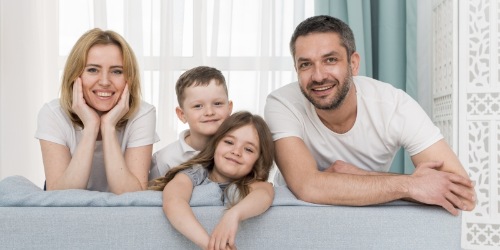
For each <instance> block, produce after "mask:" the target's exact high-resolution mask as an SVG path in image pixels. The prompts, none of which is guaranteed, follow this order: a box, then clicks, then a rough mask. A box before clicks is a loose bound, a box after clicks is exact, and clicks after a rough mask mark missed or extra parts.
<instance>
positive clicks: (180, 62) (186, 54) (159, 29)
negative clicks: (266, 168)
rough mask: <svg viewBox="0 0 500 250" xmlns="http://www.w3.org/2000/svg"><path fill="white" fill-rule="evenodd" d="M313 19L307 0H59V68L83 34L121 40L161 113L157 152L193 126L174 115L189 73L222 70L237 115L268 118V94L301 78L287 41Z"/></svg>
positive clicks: (146, 97)
mask: <svg viewBox="0 0 500 250" xmlns="http://www.w3.org/2000/svg"><path fill="white" fill-rule="evenodd" d="M312 15H314V1H305V0H295V1H289V0H274V1H272V0H252V1H246V0H234V1H230V0H227V1H218V0H207V1H193V0H169V1H166V0H165V1H161V0H105V1H98V0H94V1H92V0H72V1H65V0H60V1H59V56H60V60H59V62H60V63H59V69H60V71H61V72H62V69H63V67H64V62H65V60H66V57H67V55H68V53H69V51H70V50H71V48H72V46H73V45H74V43H75V42H76V40H77V39H78V38H79V37H80V36H81V35H82V34H83V33H84V32H85V31H87V30H89V29H91V28H94V27H99V28H102V29H111V30H114V31H116V32H118V33H120V34H121V35H123V36H124V37H125V39H126V40H127V41H128V42H129V43H130V45H131V46H132V48H133V49H134V51H135V53H136V56H137V58H138V61H139V65H140V68H141V70H142V72H141V78H142V91H143V98H144V100H145V101H147V102H149V103H151V104H153V105H155V106H156V107H157V131H158V133H159V135H160V137H161V139H162V141H161V142H160V143H158V144H159V145H155V150H157V149H159V148H161V147H163V146H165V145H166V144H168V143H170V142H172V141H174V140H175V139H177V135H178V133H179V132H181V131H182V130H184V129H186V128H187V125H185V124H182V123H181V122H180V121H178V119H177V117H176V115H175V111H174V109H175V107H176V106H177V100H176V97H175V89H174V86H175V81H176V80H177V78H178V77H179V76H180V74H182V73H183V72H184V71H185V70H187V69H190V68H193V67H196V66H199V65H207V66H212V67H216V68H218V69H219V70H221V71H222V72H223V74H224V76H225V77H226V81H227V83H228V88H229V98H230V99H231V100H233V102H234V109H233V111H238V110H249V111H251V112H254V113H258V114H261V115H262V114H263V110H264V105H265V98H266V96H267V94H268V93H269V92H271V91H272V90H274V89H277V88H279V87H281V86H283V85H285V84H287V83H289V82H292V81H294V80H296V76H295V72H294V69H293V61H292V59H291V56H290V52H289V48H288V42H289V40H290V37H291V35H292V32H293V30H294V28H295V26H296V25H297V24H298V23H299V22H300V21H302V20H304V19H305V18H307V17H309V16H312Z"/></svg>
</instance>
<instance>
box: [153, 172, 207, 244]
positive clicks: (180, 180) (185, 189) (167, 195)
mask: <svg viewBox="0 0 500 250" xmlns="http://www.w3.org/2000/svg"><path fill="white" fill-rule="evenodd" d="M192 194H193V183H192V182H191V179H189V177H188V176H187V175H185V174H183V173H178V174H177V175H176V176H175V177H174V178H173V179H172V180H171V181H170V182H169V183H168V184H167V185H166V186H165V189H163V211H164V212H165V215H166V216H167V218H168V220H169V221H170V224H171V225H172V226H173V227H174V228H175V229H176V230H177V231H179V232H180V233H181V234H182V235H184V236H186V238H188V239H189V240H190V241H192V242H193V243H195V244H196V245H197V246H199V247H200V248H202V249H206V248H207V246H208V242H209V240H210V236H209V235H208V233H207V231H206V230H205V229H204V228H203V226H202V225H201V224H200V222H198V220H197V219H196V217H195V216H194V213H193V210H192V209H191V207H190V206H189V200H190V199H191V195H192Z"/></svg>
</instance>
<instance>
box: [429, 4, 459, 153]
mask: <svg viewBox="0 0 500 250" xmlns="http://www.w3.org/2000/svg"><path fill="white" fill-rule="evenodd" d="M452 4H453V2H452V0H443V1H440V2H439V3H438V4H437V5H436V6H435V7H434V8H433V12H434V13H433V27H434V29H433V35H434V36H433V43H434V50H433V73H434V75H433V88H432V92H433V111H432V114H433V121H434V123H435V124H436V126H437V127H439V129H440V130H441V133H442V134H443V136H444V138H445V140H446V141H447V142H448V144H449V145H453V143H454V140H453V137H454V135H453V97H452V93H453V15H452V10H453V8H452Z"/></svg>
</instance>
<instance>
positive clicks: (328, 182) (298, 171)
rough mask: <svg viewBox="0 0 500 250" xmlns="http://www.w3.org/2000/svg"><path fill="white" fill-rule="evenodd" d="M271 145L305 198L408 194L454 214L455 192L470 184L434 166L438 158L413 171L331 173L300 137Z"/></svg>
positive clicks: (360, 199)
mask: <svg viewBox="0 0 500 250" xmlns="http://www.w3.org/2000/svg"><path fill="white" fill-rule="evenodd" d="M275 146H276V163H277V165H278V167H279V168H280V171H281V173H282V174H283V177H284V178H285V180H286V182H287V184H288V187H289V188H290V190H291V191H292V192H293V193H294V194H295V195H296V196H297V197H298V198H299V199H301V200H304V201H307V202H312V203H319V204H332V205H351V206H364V205H372V204H379V203H384V202H389V201H393V200H397V199H405V198H408V199H413V200H416V201H419V202H423V203H426V204H434V205H439V206H442V207H443V208H445V209H446V210H448V211H449V212H450V213H452V214H455V215H456V214H458V211H457V209H456V208H455V207H460V208H463V207H464V206H463V203H462V202H461V200H460V199H457V196H458V197H467V196H468V195H469V194H470V193H469V192H464V190H463V188H461V187H463V186H465V187H472V183H471V181H470V180H469V179H468V178H465V177H463V176H460V175H457V174H453V173H448V172H445V171H438V170H435V168H438V167H440V163H438V162H425V163H423V164H421V167H419V168H417V170H416V171H415V173H414V174H413V175H355V174H343V173H331V172H321V171H319V170H318V169H317V166H316V161H315V160H314V158H313V156H312V155H311V153H310V152H309V150H308V148H307V147H306V145H305V144H304V142H303V141H302V140H301V139H300V138H297V137H287V138H283V139H279V140H277V141H275ZM332 153H334V152H332ZM430 182H432V184H433V185H432V187H431V186H430V185H429V183H430ZM457 193H458V194H457Z"/></svg>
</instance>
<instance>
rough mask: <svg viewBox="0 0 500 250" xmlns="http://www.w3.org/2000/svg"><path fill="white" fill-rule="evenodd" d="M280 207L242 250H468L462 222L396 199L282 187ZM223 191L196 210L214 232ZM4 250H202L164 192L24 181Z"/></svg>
mask: <svg viewBox="0 0 500 250" xmlns="http://www.w3.org/2000/svg"><path fill="white" fill-rule="evenodd" d="M275 190H276V194H275V200H274V202H273V205H272V207H271V208H270V209H269V210H268V211H267V212H265V213H264V214H262V215H261V216H258V217H255V218H252V219H249V220H247V221H245V222H243V223H242V224H241V225H240V229H239V232H238V235H237V240H236V242H237V247H238V249H460V225H461V220H460V217H455V216H452V215H450V214H448V213H447V212H446V211H445V210H444V209H442V208H439V207H434V206H425V205H420V204H414V203H410V202H403V201H396V202H391V203H387V204H382V205H377V206H367V207H347V206H319V205H315V204H311V203H306V202H303V201H300V200H297V199H296V198H295V197H294V196H293V194H292V193H291V192H290V191H289V190H288V189H287V188H286V187H276V188H275ZM219 191H220V190H219V189H218V187H217V186H216V185H214V186H212V187H205V188H203V189H199V188H196V189H195V190H194V192H193V197H192V199H191V206H192V207H193V211H194V213H195V214H196V216H197V217H198V219H199V220H200V222H201V223H202V224H203V225H204V226H205V228H206V229H207V230H208V231H211V230H212V228H213V227H214V226H215V225H216V223H217V221H218V220H219V218H220V216H221V214H222V213H223V212H224V207H223V206H222V204H221V201H220V192H219ZM0 248H1V249H197V248H196V246H195V245H194V244H192V243H191V242H190V241H189V240H187V239H186V238H185V237H184V236H182V235H181V234H179V233H178V232H177V231H176V230H175V229H174V228H172V227H171V226H170V224H169V223H168V220H167V219H166V217H165V215H164V214H163V210H162V209H161V192H155V191H143V192H134V193H128V194H123V195H114V194H111V193H100V192H93V191H86V190H64V191H50V192H44V191H42V190H41V189H40V188H38V187H37V186H36V185H34V184H33V183H31V182H29V181H28V180H26V179H25V178H23V177H19V176H13V177H8V178H5V179H4V180H2V181H0Z"/></svg>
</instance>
